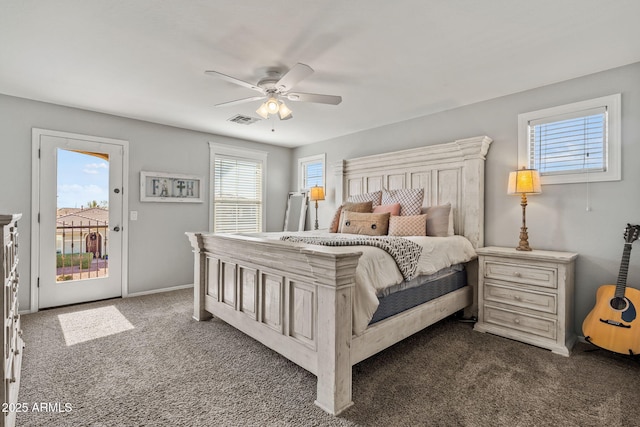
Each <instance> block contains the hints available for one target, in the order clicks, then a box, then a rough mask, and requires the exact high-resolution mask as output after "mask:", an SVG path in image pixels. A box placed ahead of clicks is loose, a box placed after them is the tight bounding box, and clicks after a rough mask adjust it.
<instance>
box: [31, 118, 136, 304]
mask: <svg viewBox="0 0 640 427" xmlns="http://www.w3.org/2000/svg"><path fill="white" fill-rule="evenodd" d="M42 135H49V136H55V137H59V138H70V139H80V140H84V141H90V142H98V143H107V144H113V145H119V146H121V147H122V193H123V197H122V224H123V226H122V229H121V232H122V275H121V278H120V280H121V283H122V297H123V298H124V297H126V296H128V294H129V283H128V281H127V278H128V277H129V274H128V272H129V216H128V215H127V213H128V212H129V197H128V189H129V141H125V140H123V139H114V138H105V137H101V136H91V135H83V134H78V133H70V132H62V131H55V130H48V129H40V128H32V129H31V288H30V289H31V295H30V300H29V302H30V307H29V309H30V310H29V311H30V312H31V313H35V312H37V311H38V310H39V301H38V298H39V295H38V294H39V291H38V285H39V283H38V281H39V274H40V273H39V269H40V222H39V221H38V219H39V218H38V216H39V213H40V153H39V151H40V137H41V136H42Z"/></svg>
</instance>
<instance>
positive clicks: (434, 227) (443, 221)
mask: <svg viewBox="0 0 640 427" xmlns="http://www.w3.org/2000/svg"><path fill="white" fill-rule="evenodd" d="M422 213H425V214H427V236H434V237H447V236H453V230H452V229H453V221H450V219H452V215H451V203H447V204H446V205H439V206H430V207H428V208H422ZM449 223H451V227H450V226H449ZM449 233H451V234H449Z"/></svg>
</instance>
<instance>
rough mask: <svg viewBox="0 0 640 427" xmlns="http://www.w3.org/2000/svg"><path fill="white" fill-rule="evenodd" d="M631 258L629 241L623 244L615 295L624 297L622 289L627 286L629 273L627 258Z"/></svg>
mask: <svg viewBox="0 0 640 427" xmlns="http://www.w3.org/2000/svg"><path fill="white" fill-rule="evenodd" d="M630 258H631V243H625V244H624V251H623V252H622V261H620V273H618V282H617V283H616V293H615V296H616V297H618V298H624V291H625V289H626V287H627V274H628V273H629V259H630Z"/></svg>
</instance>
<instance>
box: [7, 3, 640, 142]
mask: <svg viewBox="0 0 640 427" xmlns="http://www.w3.org/2000/svg"><path fill="white" fill-rule="evenodd" d="M639 17H640V1H638V0H615V1H604V0H535V1H534V0H482V1H480V0H413V1H412V0H401V1H388V0H331V1H326V0H325V1H312V0H297V1H296V0H271V1H265V0H189V1H176V0H135V1H116V0H55V1H44V0H0V93H4V94H8V95H13V96H18V97H23V98H28V99H34V100H39V101H45V102H51V103H55V104H60V105H66V106H71V107H78V108H83V109H87V110H93V111H99V112H103V113H109V114H115V115H118V116H124V117H131V118H136V119H141V120H147V121H150V122H155V123H163V124H167V125H173V126H178V127H182V128H187V129H193V130H197V131H203V132H208V133H213V134H220V135H227V136H232V137H237V138H243V139H247V140H253V141H259V142H266V143H272V144H278V145H283V146H291V147H293V146H300V145H304V144H309V143H313V142H317V141H323V140H326V139H329V138H334V137H337V136H340V135H345V134H349V133H353V132H358V131H360V130H363V129H370V128H375V127H378V126H383V125H386V124H389V123H395V122H399V121H403V120H406V119H410V118H413V117H418V116H422V115H426V114H431V113H434V112H438V111H443V110H447V109H451V108H455V107H458V106H461V105H466V104H470V103H475V102H479V101H482V100H486V99H491V98H495V97H499V96H503V95H507V94H510V93H515V92H520V91H523V90H527V89H531V88H535V87H539V86H543V85H547V84H550V83H554V82H558V81H563V80H567V79H571V78H574V77H578V76H582V75H586V74H591V73H594V72H598V71H602V70H606V69H610V68H614V67H617V66H621V65H625V64H630V63H634V62H638V61H640V24H639V23H638V18H639ZM297 62H302V63H305V64H308V65H310V66H311V67H312V68H313V69H314V70H315V73H314V74H312V75H311V76H310V77H308V78H306V79H305V80H303V81H302V82H300V83H299V84H298V85H297V86H296V88H295V91H300V92H311V93H323V94H330V95H341V96H342V98H343V102H342V104H340V105H338V106H332V105H322V104H309V103H301V102H288V105H289V106H290V108H291V109H292V110H293V115H294V117H293V119H291V120H287V121H279V120H278V119H275V120H272V119H268V120H262V121H260V122H258V123H254V124H252V125H248V126H247V125H240V124H236V123H231V122H228V121H227V119H229V118H230V117H232V116H234V115H235V114H243V115H249V116H253V117H258V115H257V114H256V113H255V110H256V108H257V107H258V106H259V104H260V101H255V102H252V103H248V104H242V105H238V106H232V107H225V108H222V107H214V104H217V103H221V102H225V101H230V100H234V99H238V98H244V97H250V96H254V95H256V92H254V91H252V90H250V89H246V88H243V87H241V86H237V85H234V84H232V83H229V82H226V81H224V80H221V79H217V78H215V77H211V76H207V75H205V74H204V71H205V70H216V71H219V72H221V73H224V74H228V75H231V76H234V77H237V78H239V79H241V80H245V81H248V82H251V83H256V82H257V81H258V80H260V78H261V77H264V75H263V73H264V69H265V68H266V67H273V66H279V67H292V66H293V65H294V64H296V63H297ZM272 126H275V132H272V131H271V129H272Z"/></svg>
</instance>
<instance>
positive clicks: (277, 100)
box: [205, 63, 342, 120]
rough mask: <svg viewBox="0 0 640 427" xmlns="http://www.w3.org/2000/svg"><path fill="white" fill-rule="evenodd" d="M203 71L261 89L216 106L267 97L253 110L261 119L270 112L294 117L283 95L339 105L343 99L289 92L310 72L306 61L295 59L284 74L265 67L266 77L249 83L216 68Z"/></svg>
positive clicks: (303, 100) (291, 99) (305, 100)
mask: <svg viewBox="0 0 640 427" xmlns="http://www.w3.org/2000/svg"><path fill="white" fill-rule="evenodd" d="M205 74H208V75H210V76H215V77H218V78H221V79H223V80H226V81H228V82H231V83H235V84H237V85H239V86H243V87H246V88H249V89H252V90H255V91H257V92H260V93H261V95H258V96H251V97H249V98H242V99H236V100H235V101H228V102H223V103H220V104H216V105H215V106H216V107H227V106H229V105H236V104H242V103H244V102H251V101H258V100H262V99H266V101H265V102H264V103H263V104H262V105H260V108H258V109H257V110H256V113H258V115H260V117H262V118H264V119H266V118H268V117H269V114H278V116H279V117H280V120H287V119H290V118H291V117H293V116H292V111H291V110H290V109H289V107H287V106H286V104H285V103H284V101H283V100H282V99H283V98H286V99H288V100H289V101H301V102H315V103H319V104H330V105H338V104H340V103H341V102H342V97H341V96H336V95H321V94H318V93H302V92H291V90H292V89H293V87H294V86H295V85H296V84H297V83H298V82H300V81H301V80H302V79H304V78H306V77H309V76H310V75H311V74H313V68H311V67H309V66H308V65H306V64H301V63H297V64H296V65H294V66H293V67H292V68H291V69H290V70H289V71H287V72H286V73H284V75H283V74H282V71H280V70H278V69H275V68H273V69H269V70H267V75H266V77H264V78H263V79H261V80H260V81H259V82H258V83H256V84H251V83H248V82H245V81H244V80H240V79H237V78H235V77H231V76H227V75H226V74H222V73H219V72H217V71H205Z"/></svg>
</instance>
